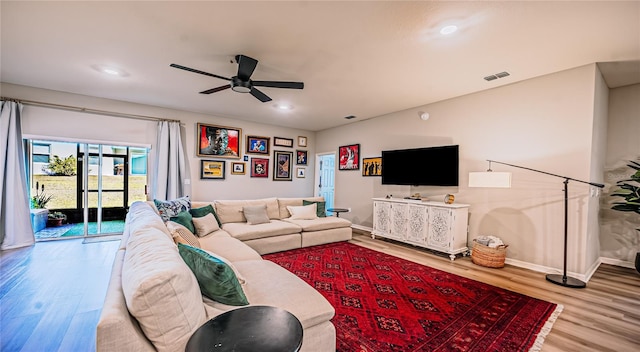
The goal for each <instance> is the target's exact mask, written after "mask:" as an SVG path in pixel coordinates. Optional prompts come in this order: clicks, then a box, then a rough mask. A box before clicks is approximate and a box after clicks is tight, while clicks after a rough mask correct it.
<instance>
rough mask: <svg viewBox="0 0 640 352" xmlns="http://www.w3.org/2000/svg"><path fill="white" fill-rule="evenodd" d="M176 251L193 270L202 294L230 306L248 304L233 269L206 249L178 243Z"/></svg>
mask: <svg viewBox="0 0 640 352" xmlns="http://www.w3.org/2000/svg"><path fill="white" fill-rule="evenodd" d="M178 252H179V253H180V256H181V257H182V259H183V260H184V262H185V263H187V266H189V268H190V269H191V271H193V274H194V275H195V276H196V279H197V280H198V285H199V286H200V291H202V294H203V295H205V296H207V297H209V298H211V299H212V300H214V301H216V302H220V303H223V304H228V305H232V306H246V305H248V304H249V302H248V301H247V297H246V296H245V295H244V292H243V291H242V287H241V286H240V282H239V281H238V278H237V277H236V274H235V273H234V272H233V269H232V268H231V267H230V266H229V265H227V264H226V263H225V262H224V261H222V260H220V259H218V258H216V257H214V256H212V255H211V254H209V253H207V252H206V251H204V250H202V249H200V248H195V247H191V246H188V245H185V244H182V243H178Z"/></svg>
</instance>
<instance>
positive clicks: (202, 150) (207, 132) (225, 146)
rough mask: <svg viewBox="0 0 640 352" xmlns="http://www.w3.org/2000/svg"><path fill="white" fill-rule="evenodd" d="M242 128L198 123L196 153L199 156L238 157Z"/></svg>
mask: <svg viewBox="0 0 640 352" xmlns="http://www.w3.org/2000/svg"><path fill="white" fill-rule="evenodd" d="M241 138H242V130H241V129H239V128H234V127H225V126H214V125H205V124H203V123H199V124H198V127H197V136H196V143H197V145H196V154H197V155H198V156H201V157H207V156H208V157H212V156H213V157H216V158H232V159H240V139H241Z"/></svg>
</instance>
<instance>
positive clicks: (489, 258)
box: [471, 240, 509, 268]
mask: <svg viewBox="0 0 640 352" xmlns="http://www.w3.org/2000/svg"><path fill="white" fill-rule="evenodd" d="M507 247H509V245H505V244H503V245H500V246H498V247H495V248H493V247H489V246H485V245H484V244H481V243H478V242H476V240H473V248H472V250H471V261H473V263H474V264H477V265H480V266H486V267H488V268H502V267H504V259H505V258H506V256H507Z"/></svg>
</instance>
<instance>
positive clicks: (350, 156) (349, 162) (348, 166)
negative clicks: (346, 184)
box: [338, 144, 360, 170]
mask: <svg viewBox="0 0 640 352" xmlns="http://www.w3.org/2000/svg"><path fill="white" fill-rule="evenodd" d="M338 170H360V144H350V145H343V146H341V147H339V148H338Z"/></svg>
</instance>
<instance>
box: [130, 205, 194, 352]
mask: <svg viewBox="0 0 640 352" xmlns="http://www.w3.org/2000/svg"><path fill="white" fill-rule="evenodd" d="M141 204H142V205H144V206H145V207H146V208H147V210H148V212H149V213H150V214H153V216H149V215H148V214H144V209H142V211H140V209H139V208H140V207H138V206H136V203H134V205H132V210H133V211H140V212H141V213H143V214H144V215H142V214H141V215H140V218H139V220H144V221H140V222H137V221H133V222H132V223H131V227H130V236H129V240H128V243H127V249H126V252H125V258H124V263H123V268H122V290H123V294H124V297H125V300H126V303H127V308H128V310H129V312H130V313H131V315H133V316H134V317H135V318H136V320H137V321H138V323H139V324H140V328H141V329H142V331H143V332H144V333H145V335H146V336H147V338H148V339H149V340H150V341H151V342H152V343H153V345H154V346H155V347H156V349H158V351H183V350H184V348H185V346H186V344H187V341H188V339H189V337H190V336H191V334H193V332H194V331H195V330H196V329H197V328H198V327H200V325H202V324H203V323H204V322H205V321H206V315H205V310H204V306H203V304H202V294H201V293H200V289H199V287H198V281H197V280H196V278H195V276H194V275H193V273H192V272H191V270H190V269H189V267H188V266H187V265H186V264H185V263H184V261H183V260H182V258H181V257H180V254H178V249H177V248H176V245H175V244H174V243H173V240H172V239H171V238H170V235H169V234H168V230H167V228H166V226H164V224H163V223H162V220H161V219H160V218H159V217H158V216H157V215H155V214H154V213H153V210H152V209H151V208H150V207H149V206H147V205H146V204H144V203H141ZM153 222H159V223H160V224H162V225H163V227H164V231H166V232H167V233H166V234H165V233H163V232H162V231H161V230H159V229H157V228H155V227H154V226H145V225H146V224H147V223H153ZM156 225H157V224H156Z"/></svg>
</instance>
